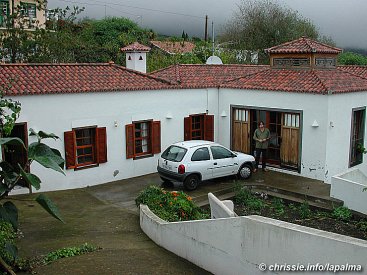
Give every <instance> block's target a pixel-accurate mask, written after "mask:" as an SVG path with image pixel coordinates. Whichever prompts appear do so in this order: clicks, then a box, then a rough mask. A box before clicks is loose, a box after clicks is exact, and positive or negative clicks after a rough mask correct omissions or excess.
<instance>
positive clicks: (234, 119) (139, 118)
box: [0, 38, 367, 191]
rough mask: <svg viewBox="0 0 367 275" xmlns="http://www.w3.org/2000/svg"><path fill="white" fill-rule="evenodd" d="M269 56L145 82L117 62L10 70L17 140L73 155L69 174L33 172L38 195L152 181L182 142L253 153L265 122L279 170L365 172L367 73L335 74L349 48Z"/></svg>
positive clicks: (6, 71) (174, 71)
mask: <svg viewBox="0 0 367 275" xmlns="http://www.w3.org/2000/svg"><path fill="white" fill-rule="evenodd" d="M134 48H135V49H136V48H139V47H137V45H136V44H135V46H134ZM142 49H143V50H145V49H144V48H142ZM125 51H126V49H125ZM268 52H269V54H270V59H271V65H270V66H256V65H251V66H249V65H175V66H171V67H168V68H166V69H162V70H159V71H156V72H153V73H151V74H148V75H147V74H144V73H141V72H137V71H134V70H131V69H127V68H124V67H121V66H117V65H115V64H15V65H1V66H0V82H1V83H2V84H6V83H8V82H9V81H10V79H14V82H13V85H12V87H11V88H10V90H9V91H7V92H6V96H9V97H12V98H13V99H15V100H18V101H20V102H21V104H22V112H21V116H20V118H19V119H18V124H17V125H16V127H15V129H14V131H13V135H14V136H19V137H20V138H23V140H25V141H26V142H28V143H29V142H31V138H28V139H29V141H28V140H27V137H26V136H27V135H26V134H25V133H26V132H28V130H29V129H30V128H33V129H35V130H43V131H46V132H53V133H55V134H56V135H58V136H60V137H61V140H60V141H50V142H49V144H50V145H51V146H52V147H54V148H57V149H59V150H60V151H61V152H62V153H63V154H64V155H65V158H66V168H67V169H66V171H65V173H66V176H63V175H61V174H58V173H55V172H53V171H47V170H45V169H43V168H41V167H39V166H38V165H37V164H32V167H31V171H32V172H34V173H36V174H37V175H39V176H40V177H41V180H42V182H43V185H42V189H41V191H45V190H58V189H69V188H78V187H84V186H88V185H96V184H101V183H105V182H110V181H114V180H119V179H125V178H129V177H134V176H139V175H144V174H147V173H152V172H155V171H156V164H157V158H158V155H159V153H160V152H161V150H162V149H164V148H165V147H166V146H168V145H169V144H171V143H173V142H176V141H179V140H183V139H208V140H215V141H218V142H220V143H222V144H223V145H225V146H228V147H231V148H232V149H234V150H237V151H242V152H246V153H252V152H253V141H252V134H253V131H254V130H255V127H256V124H257V123H258V122H259V121H260V120H263V121H265V123H266V125H267V127H268V128H269V129H270V131H271V134H272V140H271V146H270V148H269V162H270V164H269V165H270V166H273V167H277V168H279V169H281V170H287V171H289V170H291V171H294V172H295V173H298V174H300V175H301V176H305V177H310V178H314V179H319V180H322V181H324V182H327V183H330V179H331V176H333V175H335V174H338V173H341V172H343V171H346V170H348V169H349V168H351V167H357V168H359V169H360V170H361V171H363V172H364V173H366V172H367V168H366V165H365V163H363V154H362V153H360V151H358V150H357V149H358V148H359V147H360V146H364V147H366V142H365V136H364V133H365V131H366V125H365V113H366V103H367V78H366V77H367V68H365V67H346V66H344V67H337V66H336V57H337V54H338V53H339V52H340V49H337V48H333V47H330V46H327V45H324V44H321V43H318V42H315V41H312V40H310V39H307V38H300V39H298V40H295V41H292V42H289V43H285V44H282V45H280V46H277V47H274V48H270V49H268ZM137 55H140V53H139V52H137V51H135V52H133V55H130V54H127V57H128V56H130V57H131V59H133V58H136V57H137ZM144 59H145V58H143V60H144ZM127 64H128V65H129V63H127ZM139 67H142V68H144V66H140V65H139ZM4 157H5V158H8V159H9V160H10V159H11V156H6V155H5V156H4ZM18 157H19V158H18V161H19V159H22V157H23V158H24V156H22V154H21V153H20V154H18Z"/></svg>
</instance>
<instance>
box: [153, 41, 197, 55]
mask: <svg viewBox="0 0 367 275" xmlns="http://www.w3.org/2000/svg"><path fill="white" fill-rule="evenodd" d="M150 44H151V45H152V47H153V48H157V49H159V50H161V51H163V52H164V53H166V54H169V55H173V54H185V53H192V51H193V50H194V48H195V44H194V43H191V42H187V41H179V42H174V41H150Z"/></svg>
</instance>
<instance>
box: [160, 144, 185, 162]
mask: <svg viewBox="0 0 367 275" xmlns="http://www.w3.org/2000/svg"><path fill="white" fill-rule="evenodd" d="M186 152H187V149H185V148H182V147H178V146H175V145H172V146H170V147H168V148H167V149H166V151H164V152H163V154H162V158H164V159H166V160H169V161H175V162H180V161H181V160H182V159H183V157H184V156H185V154H186Z"/></svg>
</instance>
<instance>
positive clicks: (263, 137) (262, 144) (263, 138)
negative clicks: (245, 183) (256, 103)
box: [253, 121, 270, 172]
mask: <svg viewBox="0 0 367 275" xmlns="http://www.w3.org/2000/svg"><path fill="white" fill-rule="evenodd" d="M253 138H254V140H255V141H256V146H255V148H256V149H255V151H256V156H255V161H256V167H255V170H254V172H256V171H257V169H258V168H259V160H260V154H261V155H262V170H263V171H264V172H266V171H268V170H267V169H266V155H267V150H268V146H269V140H270V131H269V129H268V128H265V125H264V122H263V121H260V122H259V127H258V128H257V129H256V130H255V132H254V137H253Z"/></svg>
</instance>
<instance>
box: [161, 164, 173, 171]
mask: <svg viewBox="0 0 367 275" xmlns="http://www.w3.org/2000/svg"><path fill="white" fill-rule="evenodd" d="M162 168H163V169H166V170H169V171H172V165H169V164H165V163H162Z"/></svg>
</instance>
